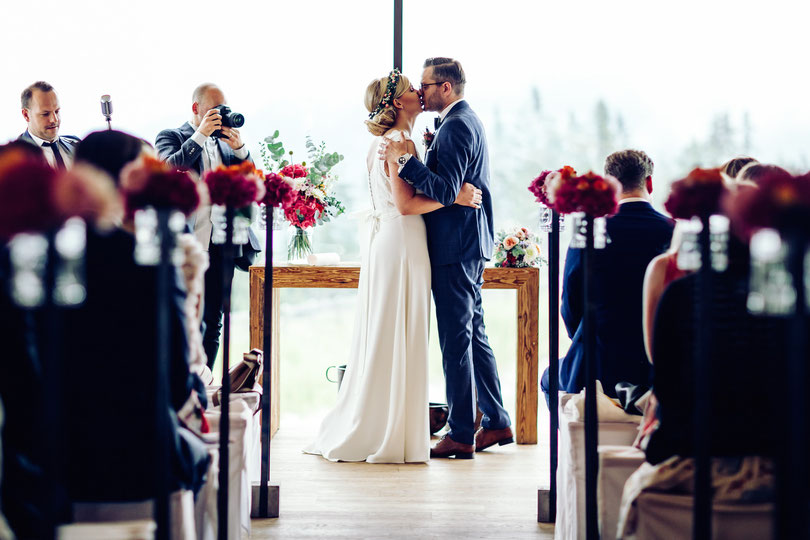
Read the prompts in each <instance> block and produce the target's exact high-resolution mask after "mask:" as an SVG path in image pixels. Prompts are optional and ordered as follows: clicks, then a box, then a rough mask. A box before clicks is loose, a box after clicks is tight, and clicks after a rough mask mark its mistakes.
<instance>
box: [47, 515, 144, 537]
mask: <svg viewBox="0 0 810 540" xmlns="http://www.w3.org/2000/svg"><path fill="white" fill-rule="evenodd" d="M156 529H157V526H156V525H155V522H154V521H152V520H148V519H144V520H138V521H121V522H116V523H71V524H70V525H62V526H61V527H59V529H58V531H57V535H56V537H57V538H58V540H153V539H154V538H155V530H156Z"/></svg>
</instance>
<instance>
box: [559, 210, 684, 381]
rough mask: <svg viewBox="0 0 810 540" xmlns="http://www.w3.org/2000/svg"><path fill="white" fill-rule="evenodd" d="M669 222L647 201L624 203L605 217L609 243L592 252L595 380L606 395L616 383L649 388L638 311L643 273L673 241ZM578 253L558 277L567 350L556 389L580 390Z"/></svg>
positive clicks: (570, 256) (581, 342) (580, 268)
mask: <svg viewBox="0 0 810 540" xmlns="http://www.w3.org/2000/svg"><path fill="white" fill-rule="evenodd" d="M672 229H673V224H672V221H671V220H670V219H669V218H667V217H666V216H664V215H663V214H659V213H658V212H656V211H655V210H654V209H653V207H652V206H651V205H650V204H649V203H647V202H640V201H639V202H628V203H624V204H621V205H620V206H619V212H618V213H617V214H616V215H614V216H611V217H609V218H607V234H608V236H609V238H610V243H609V244H608V245H607V246H606V247H605V248H604V249H599V250H596V251H595V255H594V261H593V275H592V292H591V301H592V302H593V305H594V313H595V315H594V319H595V320H594V331H595V332H596V366H597V367H596V369H597V379H599V380H600V381H601V382H602V386H603V388H604V391H605V393H606V394H607V395H609V396H613V397H615V396H616V392H615V388H614V387H615V385H616V383H617V382H620V381H628V382H631V383H633V384H643V385H649V383H650V381H649V379H650V363H649V361H648V359H647V354H646V352H645V350H644V337H643V332H642V321H641V307H642V287H643V284H644V273H645V272H646V270H647V265H648V264H649V263H650V261H651V260H652V259H653V257H655V256H657V255H659V254H661V253H663V252H664V251H665V250H666V249H667V248H668V246H669V243H670V240H671V239H672ZM582 251H583V250H582V249H577V248H568V254H567V256H566V260H565V271H564V274H563V294H562V306H561V311H562V317H563V320H564V321H565V327H566V329H567V330H568V336H569V337H571V347H570V348H569V349H568V353H567V354H566V355H565V357H564V358H563V359H562V360H561V361H560V389H561V390H564V391H565V392H579V391H580V390H581V389H582V388H583V387H584V386H585V363H584V348H585V347H584V346H585V343H584V337H585V336H584V335H583V334H582V317H583V314H584V308H583V286H582V285H583V284H582V273H583V264H582Z"/></svg>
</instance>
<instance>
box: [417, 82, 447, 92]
mask: <svg viewBox="0 0 810 540" xmlns="http://www.w3.org/2000/svg"><path fill="white" fill-rule="evenodd" d="M444 83H445V81H440V82H429V83H424V82H423V83H422V84H420V85H419V89H420V90H424V89H425V87H426V86H433V85H435V84H444Z"/></svg>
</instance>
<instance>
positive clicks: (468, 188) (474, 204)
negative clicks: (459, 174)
mask: <svg viewBox="0 0 810 540" xmlns="http://www.w3.org/2000/svg"><path fill="white" fill-rule="evenodd" d="M481 194H482V191H481V190H480V189H478V188H477V187H475V186H474V185H472V184H470V183H469V182H464V183H463V184H461V189H460V190H459V192H458V196H457V197H456V200H455V201H453V204H459V205H461V206H469V207H470V208H481Z"/></svg>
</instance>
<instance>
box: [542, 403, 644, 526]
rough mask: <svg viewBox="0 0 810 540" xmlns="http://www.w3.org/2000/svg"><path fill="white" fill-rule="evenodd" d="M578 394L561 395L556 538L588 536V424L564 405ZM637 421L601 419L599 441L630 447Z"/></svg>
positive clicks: (635, 432)
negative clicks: (586, 450)
mask: <svg viewBox="0 0 810 540" xmlns="http://www.w3.org/2000/svg"><path fill="white" fill-rule="evenodd" d="M576 395H577V394H565V393H561V394H560V400H559V404H560V439H559V441H560V442H559V460H558V464H557V520H556V525H555V529H554V538H560V539H563V540H577V539H581V538H585V423H584V422H580V421H578V420H574V419H573V418H574V414H575V413H573V412H572V411H571V408H569V409H568V411H567V412H566V408H565V405H566V404H567V403H568V401H569V400H570V399H572V398H573V397H574V396H576ZM637 434H638V424H637V423H635V422H599V443H600V444H605V445H618V446H630V445H631V444H633V441H634V440H635V438H636V435H637Z"/></svg>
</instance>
